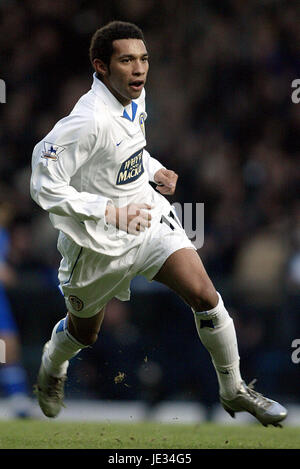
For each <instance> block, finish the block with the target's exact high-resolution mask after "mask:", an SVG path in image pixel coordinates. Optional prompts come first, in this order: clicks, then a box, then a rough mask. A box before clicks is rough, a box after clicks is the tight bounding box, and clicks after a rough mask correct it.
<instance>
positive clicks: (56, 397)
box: [34, 342, 67, 418]
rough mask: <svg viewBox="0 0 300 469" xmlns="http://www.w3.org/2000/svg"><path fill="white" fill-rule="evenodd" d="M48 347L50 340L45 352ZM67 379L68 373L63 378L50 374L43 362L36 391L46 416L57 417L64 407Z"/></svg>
mask: <svg viewBox="0 0 300 469" xmlns="http://www.w3.org/2000/svg"><path fill="white" fill-rule="evenodd" d="M48 347H49V342H47V343H46V344H45V346H44V349H43V353H45V351H46V350H47V348H48ZM66 379H67V375H65V376H62V377H61V378H56V377H55V376H51V375H49V374H48V373H47V371H46V370H45V367H44V365H43V362H42V364H41V366H40V370H39V373H38V377H37V384H36V385H35V390H34V392H35V394H36V395H37V398H38V402H39V405H40V408H41V410H42V412H43V413H44V415H46V417H51V418H54V417H56V416H57V415H58V414H59V412H60V411H61V408H62V407H64V403H63V399H64V384H65V381H66Z"/></svg>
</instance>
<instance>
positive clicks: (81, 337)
mask: <svg viewBox="0 0 300 469" xmlns="http://www.w3.org/2000/svg"><path fill="white" fill-rule="evenodd" d="M76 339H77V340H78V342H80V343H81V344H82V345H85V346H89V345H93V344H94V343H95V342H96V341H97V339H98V333H97V332H94V331H89V332H84V333H82V332H81V333H80V332H79V333H77V337H76Z"/></svg>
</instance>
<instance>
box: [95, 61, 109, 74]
mask: <svg viewBox="0 0 300 469" xmlns="http://www.w3.org/2000/svg"><path fill="white" fill-rule="evenodd" d="M93 66H94V69H95V72H96V73H97V74H98V73H99V75H102V76H103V77H105V76H106V75H107V74H108V73H109V69H108V66H107V65H106V64H105V63H104V62H103V61H102V60H101V59H94V60H93Z"/></svg>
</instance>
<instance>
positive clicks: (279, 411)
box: [220, 380, 287, 427]
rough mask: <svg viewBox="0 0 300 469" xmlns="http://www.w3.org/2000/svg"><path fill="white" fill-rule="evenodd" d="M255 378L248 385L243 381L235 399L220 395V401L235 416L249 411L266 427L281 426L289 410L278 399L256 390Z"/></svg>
mask: <svg viewBox="0 0 300 469" xmlns="http://www.w3.org/2000/svg"><path fill="white" fill-rule="evenodd" d="M255 381H256V380H253V381H252V382H251V383H250V384H249V385H248V386H247V385H246V384H245V382H244V381H242V383H241V386H240V388H239V390H238V392H237V394H236V397H234V398H233V399H224V398H223V397H221V396H220V401H221V404H222V406H223V407H224V409H225V410H226V412H228V413H229V415H231V417H233V418H234V417H235V412H243V411H246V412H249V413H250V414H252V415H253V416H254V417H256V418H257V420H258V421H259V422H260V423H262V425H264V426H265V427H267V426H268V425H274V427H280V426H281V425H280V422H281V421H282V420H284V419H285V418H286V416H287V410H286V409H285V408H284V407H283V406H282V405H280V404H279V403H278V402H276V401H272V400H271V399H268V398H267V397H264V396H263V395H262V394H260V393H258V392H257V391H254V389H253V384H254V382H255Z"/></svg>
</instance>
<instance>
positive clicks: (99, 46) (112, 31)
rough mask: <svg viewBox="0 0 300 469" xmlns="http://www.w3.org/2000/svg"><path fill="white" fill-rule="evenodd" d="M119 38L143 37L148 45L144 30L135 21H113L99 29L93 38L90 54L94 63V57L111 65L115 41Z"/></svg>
mask: <svg viewBox="0 0 300 469" xmlns="http://www.w3.org/2000/svg"><path fill="white" fill-rule="evenodd" d="M117 39H141V40H142V41H143V42H144V44H145V45H146V42H145V38H144V34H143V32H142V30H141V29H140V28H139V27H138V26H136V25H135V24H133V23H127V22H124V21H111V22H110V23H108V24H106V25H105V26H103V27H102V28H100V29H98V30H97V31H96V32H95V33H94V35H93V37H92V40H91V44H90V50H89V56H90V61H91V63H92V64H93V60H94V59H100V60H102V62H104V63H105V65H107V66H109V64H110V59H111V56H112V54H113V41H116V40H117Z"/></svg>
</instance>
